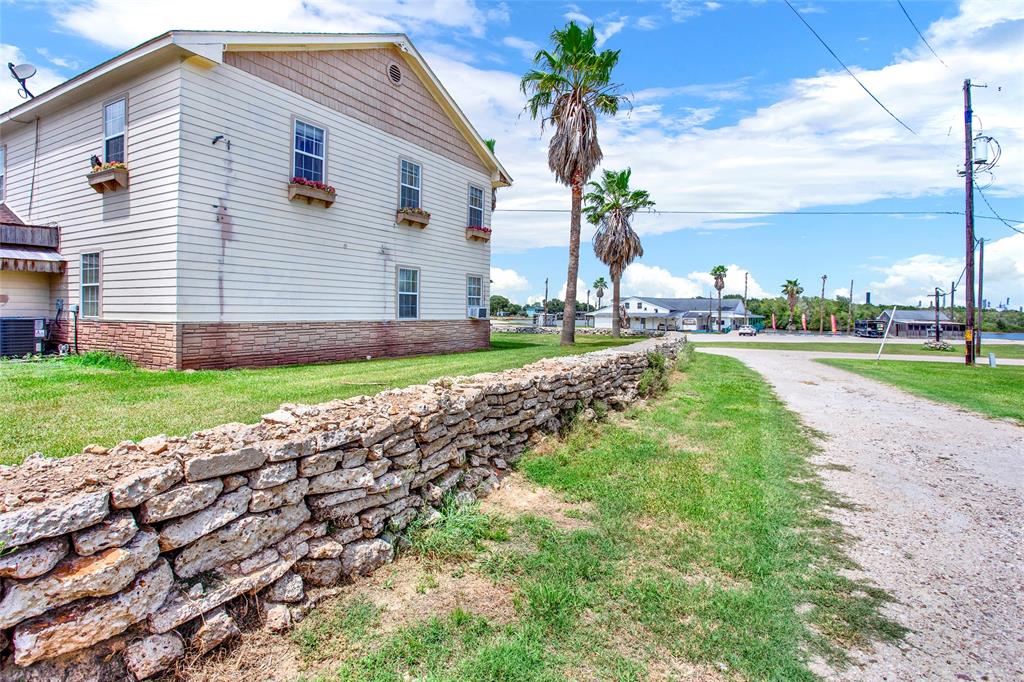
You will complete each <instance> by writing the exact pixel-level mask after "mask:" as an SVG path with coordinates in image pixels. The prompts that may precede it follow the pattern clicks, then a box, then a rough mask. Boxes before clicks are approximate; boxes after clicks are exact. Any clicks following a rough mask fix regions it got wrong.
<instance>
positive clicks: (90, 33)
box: [52, 0, 508, 49]
mask: <svg viewBox="0 0 1024 682" xmlns="http://www.w3.org/2000/svg"><path fill="white" fill-rule="evenodd" d="M52 12H53V15H54V18H55V19H56V20H57V22H58V24H59V25H60V26H61V27H62V28H64V29H66V30H69V31H71V32H73V33H76V34H78V35H81V36H84V37H86V38H89V39H90V40H94V41H96V42H98V43H102V44H103V45H106V46H108V47H112V48H119V49H124V48H128V47H132V46H133V45H137V44H139V43H141V42H143V41H144V40H148V39H149V38H152V37H153V36H155V35H158V34H160V33H163V32H164V31H167V30H169V29H172V28H176V29H207V30H235V31H259V30H263V31H314V32H338V33H372V32H395V31H405V30H408V29H409V28H419V29H421V30H422V29H424V28H429V27H435V28H439V29H458V30H460V31H466V32H468V33H469V34H471V35H473V36H475V37H483V36H484V34H485V32H486V26H487V24H488V22H494V23H507V22H508V6H507V5H504V4H500V5H497V6H495V7H492V8H490V9H489V10H487V11H483V10H481V9H480V8H479V7H477V5H476V3H475V2H474V1H473V0H417V1H416V2H407V1H406V0H372V1H371V0H355V1H345V0H246V1H245V2H239V1H237V0H236V1H234V2H212V3H211V2H208V1H207V0H176V1H175V2H134V3H127V4H126V3H124V2H122V1H121V0H69V2H66V3H63V2H62V3H54V5H53V10H52Z"/></svg>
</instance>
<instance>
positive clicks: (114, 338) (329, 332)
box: [54, 320, 491, 369]
mask: <svg viewBox="0 0 1024 682" xmlns="http://www.w3.org/2000/svg"><path fill="white" fill-rule="evenodd" d="M490 335H491V326H490V323H489V322H487V321H486V320H403V321H387V322H236V323H206V322H185V323H173V322H166V323H162V322H107V321H97V320H79V321H78V350H79V352H82V353H84V352H86V351H91V350H99V351H106V352H109V353H115V354H117V355H123V356H124V357H126V358H128V359H129V360H131V361H132V362H135V363H136V364H138V365H139V366H141V367H146V368H149V369H227V368H230V367H270V366H274V365H297V364H306V363H311V362H336V361H339V360H355V359H361V358H365V357H366V356H368V355H369V356H371V357H375V358H379V357H392V358H393V357H403V356H408V355H429V354H436V353H457V352H461V351H469V350H477V349H479V348H487V347H488V346H489V345H490ZM56 337H57V338H55V339H54V341H55V342H56V343H67V344H69V345H71V347H72V351H73V350H74V345H73V344H74V322H72V321H68V322H65V323H64V324H62V325H61V328H60V330H59V332H58V333H57V334H56Z"/></svg>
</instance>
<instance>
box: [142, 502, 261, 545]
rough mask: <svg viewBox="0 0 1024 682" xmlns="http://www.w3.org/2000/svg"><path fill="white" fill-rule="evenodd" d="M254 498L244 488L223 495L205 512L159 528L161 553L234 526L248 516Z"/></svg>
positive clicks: (202, 511) (199, 512) (196, 513)
mask: <svg viewBox="0 0 1024 682" xmlns="http://www.w3.org/2000/svg"><path fill="white" fill-rule="evenodd" d="M251 498H252V490H250V489H249V488H247V487H244V486H243V487H241V488H239V489H238V490H236V491H234V492H232V493H227V494H226V495H221V496H220V498H218V499H217V501H216V502H214V503H213V504H212V505H210V506H209V507H207V508H206V509H203V510H201V511H197V512H195V513H194V514H192V515H190V516H185V517H183V518H180V519H175V520H174V521H171V522H169V523H167V524H165V525H164V526H163V527H162V528H161V529H160V550H161V551H163V552H169V551H170V550H172V549H177V548H178V547H182V546H184V545H187V544H188V543H190V542H194V541H195V540H198V539H199V538H201V537H203V536H204V535H208V534H209V533H212V532H213V531H215V530H217V529H218V528H220V527H221V526H224V525H226V524H228V523H231V522H232V521H234V520H235V519H237V518H238V517H239V516H241V515H242V514H244V513H245V510H246V509H248V508H249V500H250V499H251Z"/></svg>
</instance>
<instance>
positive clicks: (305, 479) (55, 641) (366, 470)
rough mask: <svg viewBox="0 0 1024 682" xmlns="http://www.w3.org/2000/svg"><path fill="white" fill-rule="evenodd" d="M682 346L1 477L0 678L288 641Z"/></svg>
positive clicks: (0, 473)
mask: <svg viewBox="0 0 1024 682" xmlns="http://www.w3.org/2000/svg"><path fill="white" fill-rule="evenodd" d="M682 338H683V337H682V336H681V335H678V334H671V335H669V336H667V337H664V338H660V339H649V340H646V341H642V342H640V343H636V344H633V345H630V346H623V347H619V348H613V349H608V350H603V351H598V352H595V353H589V354H586V355H581V356H571V357H565V358H554V359H548V360H542V361H540V362H537V363H534V364H531V365H527V366H525V367H523V368H521V369H513V370H508V371H504V372H499V373H493V374H478V375H474V376H470V377H458V378H443V379H438V380H435V381H433V382H431V383H430V384H428V385H423V386H411V387H409V388H404V389H396V390H390V391H385V392H383V393H379V394H377V395H375V396H372V397H365V396H364V397H357V398H351V399H348V400H338V401H332V402H328V403H323V404H320V405H290V404H286V405H282V406H281V408H280V409H278V410H277V411H275V412H273V413H271V414H268V415H265V416H264V417H263V419H262V420H261V421H260V422H259V423H258V424H252V425H244V424H225V425H222V426H219V427H216V428H213V429H209V430H205V431H200V432H197V433H194V434H192V435H191V436H188V437H182V438H169V437H165V436H156V437H153V438H147V439H145V440H142V441H140V442H138V443H135V442H124V443H121V444H119V445H117V446H116V447H113V448H110V449H109V450H108V449H106V448H103V447H100V446H89V447H87V448H86V449H85V451H84V452H83V453H81V454H78V455H74V456H72V457H68V458H65V459H58V460H52V459H44V458H42V457H41V456H33V457H31V458H29V459H28V460H26V461H25V463H23V464H22V465H20V466H17V467H2V468H0V541H2V542H3V543H4V553H3V555H2V556H0V578H2V597H0V650H2V663H0V680H70V679H75V680H122V679H125V680H132V679H146V678H149V677H152V676H155V675H157V674H159V673H160V672H161V671H164V670H166V669H168V668H170V667H171V666H173V665H174V663H175V662H176V661H177V660H178V659H180V658H182V657H183V656H185V655H186V654H202V653H205V652H207V651H209V650H210V649H212V648H213V647H215V646H217V645H218V644H220V643H222V642H224V641H225V640H227V639H229V638H230V637H232V636H234V635H236V634H238V632H239V624H238V623H237V622H236V618H235V617H234V616H233V615H232V614H233V613H237V608H236V607H237V605H238V604H239V602H240V601H241V600H240V598H242V597H245V596H247V595H251V596H255V599H251V598H250V599H249V600H248V602H247V603H248V604H249V605H250V606H252V605H256V606H257V607H258V610H259V614H260V618H259V622H260V623H262V625H263V626H264V627H267V628H269V629H271V630H273V631H284V630H287V629H288V628H289V627H290V626H291V625H292V622H293V621H294V620H296V619H298V618H300V617H301V615H302V614H303V613H304V610H303V608H302V604H303V602H304V600H305V593H306V589H307V588H308V587H310V586H325V585H332V584H336V583H340V582H344V581H349V580H352V579H353V578H354V577H356V576H359V575H366V574H368V573H370V572H372V571H373V570H375V569H376V568H378V567H379V566H381V565H382V564H384V563H387V562H389V561H391V560H392V558H393V556H394V541H395V539H396V537H397V535H398V534H400V533H401V532H402V531H403V530H404V529H405V528H407V527H408V526H409V524H410V523H412V522H413V520H414V519H416V518H417V517H421V518H428V517H430V516H431V515H436V512H433V511H432V509H433V508H434V507H436V506H437V505H439V503H440V502H441V500H442V498H443V497H444V496H445V495H446V494H450V495H455V496H456V498H457V499H458V500H460V501H466V500H471V499H473V498H474V497H477V496H482V495H486V494H487V493H489V492H490V491H491V490H493V489H494V487H495V486H496V485H497V484H498V480H499V477H500V475H501V473H502V471H504V470H506V469H507V468H508V467H509V466H511V465H512V464H514V463H515V462H516V460H517V459H518V458H519V457H520V455H521V454H522V453H523V451H524V450H525V449H526V447H527V446H528V444H529V443H530V442H531V440H532V439H535V438H537V437H538V436H539V435H540V434H542V433H550V432H553V431H556V430H558V429H559V428H560V427H562V426H563V425H565V424H566V422H567V420H568V419H569V418H571V416H572V415H574V414H576V413H578V411H579V410H581V409H584V408H586V407H587V406H589V405H591V404H593V403H594V402H596V401H600V402H602V403H605V404H607V405H608V406H610V407H613V408H619V407H623V406H625V405H626V404H628V403H629V402H630V401H632V400H634V399H635V398H636V397H637V395H636V385H637V380H638V379H639V377H640V375H641V374H642V373H643V371H644V370H645V369H646V367H647V364H648V354H649V353H651V352H660V353H662V354H664V355H667V356H670V357H674V356H675V354H676V352H677V350H678V348H679V345H680V344H681V343H682Z"/></svg>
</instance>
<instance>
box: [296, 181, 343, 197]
mask: <svg viewBox="0 0 1024 682" xmlns="http://www.w3.org/2000/svg"><path fill="white" fill-rule="evenodd" d="M291 183H292V184H293V185H305V186H306V187H312V188H313V189H318V190H320V191H321V192H329V193H331V194H335V193H336V192H335V190H334V188H333V187H331V186H330V185H328V184H325V183H322V182H317V181H316V180H307V179H306V178H300V177H294V178H292V179H291Z"/></svg>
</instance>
